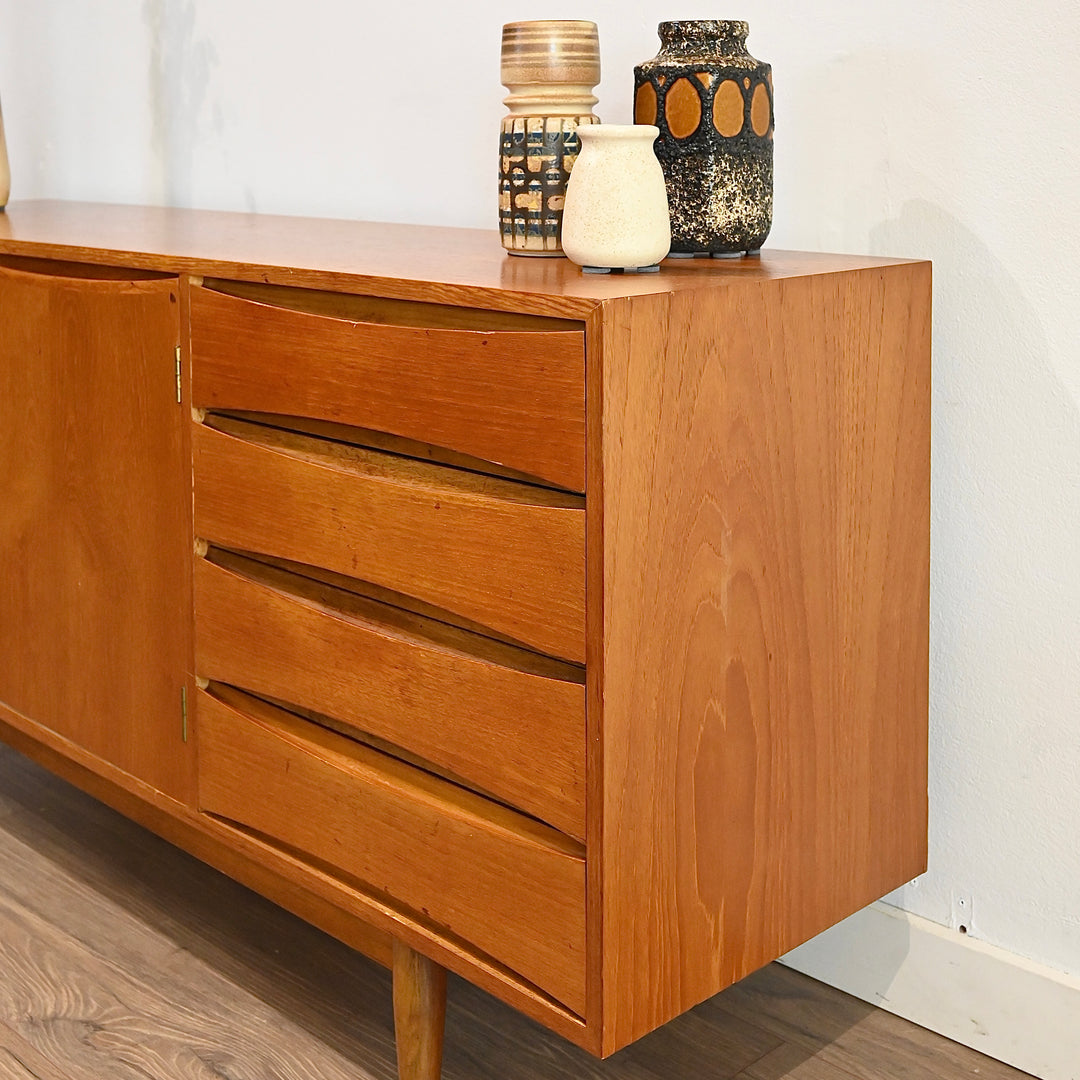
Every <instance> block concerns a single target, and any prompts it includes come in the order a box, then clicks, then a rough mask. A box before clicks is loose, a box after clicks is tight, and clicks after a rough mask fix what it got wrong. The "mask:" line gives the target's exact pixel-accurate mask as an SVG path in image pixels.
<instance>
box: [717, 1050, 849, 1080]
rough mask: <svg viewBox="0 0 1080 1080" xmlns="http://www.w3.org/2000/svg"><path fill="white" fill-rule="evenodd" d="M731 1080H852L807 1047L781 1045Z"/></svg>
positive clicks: (847, 1074)
mask: <svg viewBox="0 0 1080 1080" xmlns="http://www.w3.org/2000/svg"><path fill="white" fill-rule="evenodd" d="M734 1080H853V1077H852V1074H851V1073H849V1072H846V1071H845V1070H844V1069H838V1068H837V1067H836V1066H835V1065H829V1064H828V1063H827V1062H825V1061H822V1059H821V1058H820V1057H819V1056H818V1055H817V1054H816V1053H814V1051H813V1050H811V1049H810V1048H808V1047H805V1046H797V1045H796V1044H794V1043H782V1044H781V1045H780V1046H778V1047H777V1048H776V1049H775V1050H773V1051H772V1052H771V1053H768V1054H766V1055H765V1056H764V1057H763V1058H759V1059H758V1060H757V1061H755V1062H754V1063H753V1064H752V1065H750V1066H748V1067H747V1068H745V1069H743V1071H742V1072H741V1073H739V1074H738V1076H736V1077H735V1078H734Z"/></svg>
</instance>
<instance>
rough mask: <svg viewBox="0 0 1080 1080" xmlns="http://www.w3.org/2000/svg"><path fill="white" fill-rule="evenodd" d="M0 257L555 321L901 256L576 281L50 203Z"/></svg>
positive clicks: (569, 276) (444, 243)
mask: <svg viewBox="0 0 1080 1080" xmlns="http://www.w3.org/2000/svg"><path fill="white" fill-rule="evenodd" d="M0 251H3V252H6V253H8V254H12V255H33V256H35V257H37V258H54V259H63V260H69V261H82V262H88V263H94V264H101V263H104V262H109V263H111V264H113V265H117V266H125V267H138V268H141V269H146V270H164V271H169V272H172V273H190V274H202V275H206V276H212V277H227V278H235V279H240V280H248V281H263V282H267V283H273V284H279V285H293V286H299V287H303V288H313V289H328V290H333V291H343V292H370V293H374V294H377V295H380V296H388V297H396V298H399V299H404V300H412V299H422V300H426V301H436V302H439V303H445V304H457V305H465V306H480V307H488V308H492V309H494V310H506V309H513V310H517V311H523V312H531V313H533V314H541V315H545V314H546V315H559V316H562V317H564V318H584V317H585V316H586V315H588V314H589V312H590V311H591V310H592V309H593V308H595V307H596V305H597V304H598V303H601V302H603V301H605V300H612V299H616V298H619V297H626V296H642V295H649V294H652V295H656V294H668V293H676V292H682V291H684V290H698V289H706V290H711V289H716V288H721V287H723V286H725V285H730V284H733V283H736V282H744V281H746V280H747V279H766V280H774V279H778V278H800V277H806V276H807V275H811V274H827V273H841V272H845V271H856V270H864V269H867V268H868V267H873V266H887V265H895V264H897V263H903V262H906V261H912V260H903V259H884V258H875V257H870V256H861V255H860V256H854V255H831V254H822V253H818V252H799V251H777V250H773V249H766V250H764V251H762V253H761V254H760V255H759V256H755V257H752V258H747V259H730V260H728V259H722V260H721V259H684V260H671V259H669V260H667V261H666V262H665V263H664V266H663V269H662V270H661V272H660V273H659V274H611V275H602V274H583V273H581V271H580V270H579V269H578V268H577V267H576V266H574V265H573V264H571V263H570V262H568V261H567V260H566V259H560V258H554V259H552V258H524V257H513V256H507V255H506V253H505V252H504V250H503V249H502V247H501V246H500V244H499V239H498V234H497V233H496V231H495V230H494V229H492V230H485V229H455V228H446V227H439V226H430V225H423V226H421V225H396V224H388V223H382V222H366V221H339V220H334V219H330V218H307V217H272V216H268V215H264V214H240V213H230V212H225V211H218V210H185V209H178V208H175V207H155V206H124V205H119V204H111V203H83V202H65V201H59V200H34V201H27V202H17V201H16V202H13V203H11V204H10V205H9V206H8V208H7V212H6V213H0Z"/></svg>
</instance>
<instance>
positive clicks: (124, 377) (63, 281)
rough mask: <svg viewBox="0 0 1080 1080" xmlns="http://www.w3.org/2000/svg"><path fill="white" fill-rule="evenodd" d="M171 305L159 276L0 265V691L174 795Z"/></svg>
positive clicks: (176, 617) (177, 661)
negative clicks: (28, 268)
mask: <svg viewBox="0 0 1080 1080" xmlns="http://www.w3.org/2000/svg"><path fill="white" fill-rule="evenodd" d="M27 266H30V267H31V269H30V270H27V269H25V267H27ZM15 267H19V268H17V269H16V268H15ZM121 277H122V278H123V279H121ZM132 279H134V280H132ZM179 307H180V305H179V288H178V281H177V279H176V278H163V277H161V276H157V275H154V276H150V275H146V274H139V272H137V271H136V272H133V273H131V274H128V273H127V272H123V274H122V275H121V272H119V271H110V270H108V269H107V268H103V269H93V268H88V267H79V266H65V265H63V264H57V265H55V266H54V265H49V264H40V263H36V262H34V263H30V262H26V261H20V260H16V259H10V258H5V259H3V260H2V262H0V703H2V704H3V705H4V706H6V707H7V708H8V709H9V710H13V711H14V712H15V713H18V714H20V715H21V717H23V718H25V719H26V720H29V721H32V722H33V723H34V724H36V725H38V726H40V727H42V728H47V729H49V730H50V731H52V732H55V733H57V734H58V735H61V736H63V737H64V738H66V739H68V740H70V741H71V742H73V743H75V744H77V745H78V746H80V747H82V748H84V749H85V750H87V751H89V752H90V753H91V754H93V755H95V756H96V757H98V758H101V759H103V760H104V761H107V762H109V763H111V764H112V765H115V766H118V767H119V768H120V769H122V770H124V771H125V772H126V773H129V774H130V775H131V776H133V777H137V778H138V779H140V780H142V781H145V782H146V783H148V784H150V785H152V786H153V787H155V788H157V789H158V790H160V791H162V792H164V793H166V794H168V795H170V796H173V797H174V798H178V799H182V800H184V801H190V799H189V796H190V794H191V792H192V790H193V762H192V761H191V760H190V759H191V755H190V754H189V752H188V747H187V745H186V743H185V741H184V738H185V734H186V733H185V731H184V729H183V721H182V716H181V693H182V691H183V692H184V693H185V694H186V693H187V692H188V691H189V690H190V689H191V688H190V687H188V686H187V683H188V679H189V675H188V673H189V672H190V671H191V666H192V665H191V659H190V653H191V628H190V610H191V604H190V589H191V586H190V559H191V532H190V528H191V527H190V513H191V510H190V494H189V489H190V468H189V466H188V464H187V460H188V459H187V450H186V446H185V439H186V438H187V433H186V425H185V424H184V422H183V413H184V412H185V410H186V409H187V406H186V404H185V405H181V404H179V403H178V402H177V400H176V399H177V392H176V374H175V372H176V366H175V350H176V345H177V342H178V341H179V325H180V319H179ZM24 726H25V725H24ZM91 765H92V762H91Z"/></svg>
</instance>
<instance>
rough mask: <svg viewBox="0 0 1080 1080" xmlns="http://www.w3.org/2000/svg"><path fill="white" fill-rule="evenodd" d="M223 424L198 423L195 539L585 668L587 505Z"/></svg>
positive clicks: (447, 471)
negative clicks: (338, 577) (440, 613)
mask: <svg viewBox="0 0 1080 1080" xmlns="http://www.w3.org/2000/svg"><path fill="white" fill-rule="evenodd" d="M221 422H222V423H224V424H226V425H227V426H228V427H229V430H228V431H226V430H218V429H215V428H210V427H207V426H205V425H202V424H196V425H195V426H194V432H193V439H192V443H193V452H194V459H195V529H196V533H197V535H198V536H200V537H201V538H203V539H205V540H207V541H209V542H210V543H212V544H216V545H219V546H221V547H227V548H233V549H235V550H241V551H251V552H256V553H260V554H264V555H271V556H275V557H278V558H282V559H289V560H292V561H295V562H298V563H307V564H309V565H312V566H320V567H324V568H326V569H328V570H332V571H335V572H337V573H340V574H345V575H349V576H351V577H354V578H359V579H361V580H363V581H368V582H372V583H373V584H375V585H378V586H381V587H383V588H386V589H390V590H393V591H395V592H397V593H400V594H403V595H404V596H407V597H414V598H416V599H417V600H420V601H422V602H423V603H425V604H430V605H434V606H435V607H437V608H441V609H443V610H444V611H447V612H450V613H452V614H453V615H456V616H459V617H460V618H463V619H465V620H468V621H470V622H472V623H476V624H479V625H481V626H483V627H486V628H489V629H490V630H492V631H494V632H495V633H496V634H498V635H503V636H505V637H508V638H511V639H513V640H514V641H517V642H520V643H522V644H524V645H526V646H528V647H530V648H533V649H536V650H537V651H539V652H542V653H546V654H549V655H551V656H555V657H559V658H560V659H564V660H570V661H573V662H575V663H584V660H585V512H584V508H583V505H582V504H583V502H584V500H582V499H579V498H578V497H577V496H561V495H557V493H553V492H548V491H546V490H545V489H542V488H533V487H530V486H529V485H524V484H514V483H512V482H510V481H506V480H494V479H492V478H486V477H475V476H472V475H470V474H466V473H463V472H461V471H460V470H455V469H448V468H442V467H439V466H432V465H419V464H417V463H415V462H406V461H405V460H404V459H400V458H396V457H394V456H393V455H386V454H378V453H374V452H369V451H357V450H355V449H354V448H351V447H350V448H345V447H342V446H340V445H339V444H331V443H328V442H326V441H325V440H319V439H311V438H307V437H304V436H294V435H291V434H289V433H284V432H276V431H275V430H274V429H269V428H263V427H261V426H260V425H256V424H244V423H240V422H235V421H221ZM560 500H561V501H560Z"/></svg>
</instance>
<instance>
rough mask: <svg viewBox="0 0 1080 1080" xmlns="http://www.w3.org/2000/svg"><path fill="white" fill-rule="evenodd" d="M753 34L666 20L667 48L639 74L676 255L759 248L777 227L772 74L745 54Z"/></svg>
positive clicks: (637, 114) (642, 113) (735, 25)
mask: <svg viewBox="0 0 1080 1080" xmlns="http://www.w3.org/2000/svg"><path fill="white" fill-rule="evenodd" d="M749 32H750V27H749V25H748V24H747V23H745V22H738V21H728V20H719V19H704V20H694V21H683V22H664V23H661V24H660V27H659V34H660V41H661V44H662V48H661V49H660V52H659V53H658V54H657V55H656V56H655V57H654V58H653V59H652V60H646V61H645V63H643V64H641V65H639V66H638V67H636V68H634V122H635V123H637V124H655V125H656V126H657V127H658V128H659V129H660V137H659V138H658V139H657V140H656V144H655V148H656V156H657V157H658V158H659V159H660V165H661V167H662V168H663V170H664V179H665V182H666V184H667V195H668V205H669V207H670V210H671V252H672V254H673V255H684V256H687V255H716V256H722V255H738V254H741V253H743V252H755V251H757V250H758V248H760V247H761V245H762V244H763V243H764V242H765V238H766V237H767V236H768V235H769V229H770V228H771V227H772V204H773V90H772V68H771V67H770V66H769V65H768V64H763V63H761V61H760V60H755V59H754V58H753V57H752V56H751V55H750V54H749V53H748V52H747V51H746V38H747V35H748V34H749Z"/></svg>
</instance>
